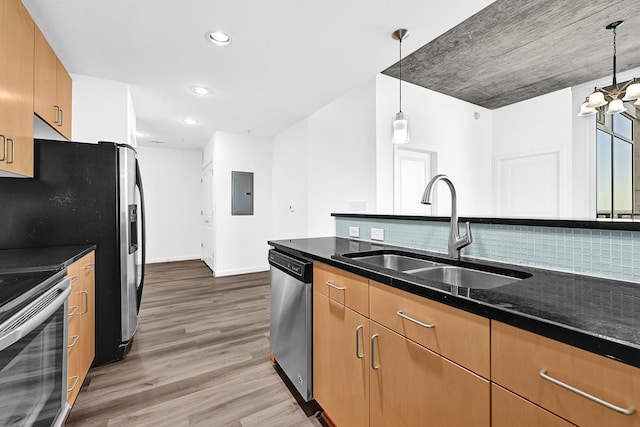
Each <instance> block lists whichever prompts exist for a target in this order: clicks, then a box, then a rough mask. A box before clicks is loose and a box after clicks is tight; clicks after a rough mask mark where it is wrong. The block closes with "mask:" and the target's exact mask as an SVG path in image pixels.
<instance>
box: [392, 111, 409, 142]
mask: <svg viewBox="0 0 640 427" xmlns="http://www.w3.org/2000/svg"><path fill="white" fill-rule="evenodd" d="M391 142H393V143H394V144H406V143H408V142H409V116H407V115H406V114H405V113H403V112H402V111H400V112H398V113H396V116H395V118H394V119H393V139H392V140H391Z"/></svg>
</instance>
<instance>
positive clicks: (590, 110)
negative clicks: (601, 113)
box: [578, 98, 598, 117]
mask: <svg viewBox="0 0 640 427" xmlns="http://www.w3.org/2000/svg"><path fill="white" fill-rule="evenodd" d="M597 112H598V110H596V109H595V108H594V107H591V106H589V98H587V99H585V100H584V102H583V103H582V105H581V106H580V112H579V113H578V116H580V117H585V116H593V115H594V114H596V113H597Z"/></svg>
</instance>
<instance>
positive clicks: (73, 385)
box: [67, 251, 95, 406]
mask: <svg viewBox="0 0 640 427" xmlns="http://www.w3.org/2000/svg"><path fill="white" fill-rule="evenodd" d="M67 278H68V279H69V280H70V281H71V294H70V295H69V304H68V305H69V326H68V332H69V333H68V369H67V371H68V373H67V402H68V403H69V405H71V406H73V403H74V402H75V400H76V397H77V396H78V392H79V391H80V387H81V386H82V383H83V382H84V379H85V378H86V376H87V372H89V368H90V367H91V363H92V362H93V358H94V356H95V302H94V294H95V292H94V291H95V289H94V288H95V253H94V252H93V251H92V252H90V253H89V254H87V255H85V256H83V257H82V258H80V259H79V260H78V261H76V262H74V263H73V264H71V265H70V266H69V267H67Z"/></svg>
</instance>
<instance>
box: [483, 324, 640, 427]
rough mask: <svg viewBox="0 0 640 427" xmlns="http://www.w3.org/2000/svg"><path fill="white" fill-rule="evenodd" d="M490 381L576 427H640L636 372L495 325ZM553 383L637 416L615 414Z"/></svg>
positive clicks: (638, 371)
mask: <svg viewBox="0 0 640 427" xmlns="http://www.w3.org/2000/svg"><path fill="white" fill-rule="evenodd" d="M545 375H546V376H547V378H544V377H543V376H545ZM491 378H492V381H493V382H495V383H496V384H499V385H500V386H502V387H504V388H505V389H507V390H510V391H512V392H514V393H515V394H518V395H519V396H522V397H523V398H525V399H527V400H529V401H531V402H533V403H535V404H537V405H539V406H541V407H542V408H545V409H547V410H548V411H550V412H552V413H554V414H556V415H558V416H560V417H562V418H564V419H566V420H568V421H570V422H572V423H575V424H577V425H579V426H585V427H589V426H594V427H595V426H617V427H626V426H636V427H637V426H640V414H639V413H638V409H640V369H638V368H635V367H633V366H630V365H626V364H624V363H620V362H616V361H614V360H611V359H607V358H606V357H603V356H599V355H596V354H594V353H590V352H588V351H584V350H581V349H578V348H576V347H572V346H570V345H567V344H563V343H560V342H558V341H554V340H552V339H549V338H546V337H542V336H540V335H537V334H533V333H530V332H527V331H524V330H522V329H518V328H515V327H512V326H509V325H505V324H503V323H500V322H496V321H492V324H491ZM554 381H555V382H554ZM557 382H560V383H561V384H565V385H568V386H571V387H574V388H575V389H577V390H580V391H581V392H583V393H587V394H589V395H591V396H593V397H596V398H598V399H601V400H602V401H606V402H608V403H610V404H613V405H615V406H616V407H618V408H620V409H621V410H627V409H631V408H633V409H635V412H633V413H632V414H630V415H625V414H622V413H619V412H617V411H616V410H613V409H610V408H608V407H605V406H604V405H602V404H600V403H597V402H595V401H594V400H593V399H589V398H587V397H585V396H583V395H580V394H578V393H576V392H574V391H570V390H568V389H567V388H566V387H564V386H563V385H561V384H559V383H557Z"/></svg>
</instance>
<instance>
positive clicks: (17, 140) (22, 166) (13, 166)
mask: <svg viewBox="0 0 640 427" xmlns="http://www.w3.org/2000/svg"><path fill="white" fill-rule="evenodd" d="M34 28H35V24H34V23H33V20H32V19H31V17H30V16H29V13H28V12H27V10H26V9H25V8H24V6H23V5H22V2H21V1H20V0H0V64H2V66H0V94H1V95H0V176H26V177H33V152H34V150H33V69H34V56H33V55H34V46H33V40H34Z"/></svg>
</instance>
